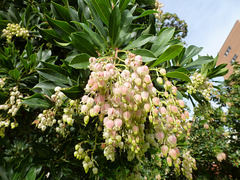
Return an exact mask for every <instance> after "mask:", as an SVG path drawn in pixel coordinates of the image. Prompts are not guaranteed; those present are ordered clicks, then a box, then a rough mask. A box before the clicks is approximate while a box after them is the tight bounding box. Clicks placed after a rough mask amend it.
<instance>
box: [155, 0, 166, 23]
mask: <svg viewBox="0 0 240 180" xmlns="http://www.w3.org/2000/svg"><path fill="white" fill-rule="evenodd" d="M163 6H164V5H163V4H162V3H161V2H159V1H158V0H156V1H155V9H154V10H156V11H158V12H159V13H154V15H155V17H156V18H157V19H160V17H161V14H162V13H163V11H162V7H163Z"/></svg>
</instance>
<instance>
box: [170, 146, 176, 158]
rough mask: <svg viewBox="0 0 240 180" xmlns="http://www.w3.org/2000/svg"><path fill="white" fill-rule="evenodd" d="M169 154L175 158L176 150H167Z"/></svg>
mask: <svg viewBox="0 0 240 180" xmlns="http://www.w3.org/2000/svg"><path fill="white" fill-rule="evenodd" d="M169 155H170V156H171V157H172V158H173V159H174V160H176V159H177V152H176V151H175V150H174V149H170V150H169Z"/></svg>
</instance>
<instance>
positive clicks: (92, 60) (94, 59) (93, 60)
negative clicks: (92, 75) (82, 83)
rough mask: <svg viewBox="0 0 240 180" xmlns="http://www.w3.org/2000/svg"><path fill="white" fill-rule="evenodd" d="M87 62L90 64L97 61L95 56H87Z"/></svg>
mask: <svg viewBox="0 0 240 180" xmlns="http://www.w3.org/2000/svg"><path fill="white" fill-rule="evenodd" d="M89 62H90V64H92V63H96V62H97V59H96V58H95V57H90V58H89Z"/></svg>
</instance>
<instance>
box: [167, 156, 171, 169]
mask: <svg viewBox="0 0 240 180" xmlns="http://www.w3.org/2000/svg"><path fill="white" fill-rule="evenodd" d="M167 163H168V166H170V167H171V166H172V158H170V157H167Z"/></svg>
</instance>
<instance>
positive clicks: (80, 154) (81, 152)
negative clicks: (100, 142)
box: [74, 143, 98, 174]
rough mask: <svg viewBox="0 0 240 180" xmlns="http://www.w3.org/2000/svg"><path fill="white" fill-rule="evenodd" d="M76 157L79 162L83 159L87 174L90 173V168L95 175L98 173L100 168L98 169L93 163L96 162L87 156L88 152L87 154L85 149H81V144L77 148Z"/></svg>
mask: <svg viewBox="0 0 240 180" xmlns="http://www.w3.org/2000/svg"><path fill="white" fill-rule="evenodd" d="M74 157H76V158H77V159H78V160H81V159H83V162H82V164H83V168H84V170H85V172H86V173H87V172H88V171H89V168H92V172H93V174H97V173H98V168H96V167H95V165H94V163H93V162H94V160H93V159H91V158H90V157H89V156H88V155H87V152H85V151H84V149H83V148H82V147H81V143H79V144H77V145H76V146H75V152H74Z"/></svg>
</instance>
